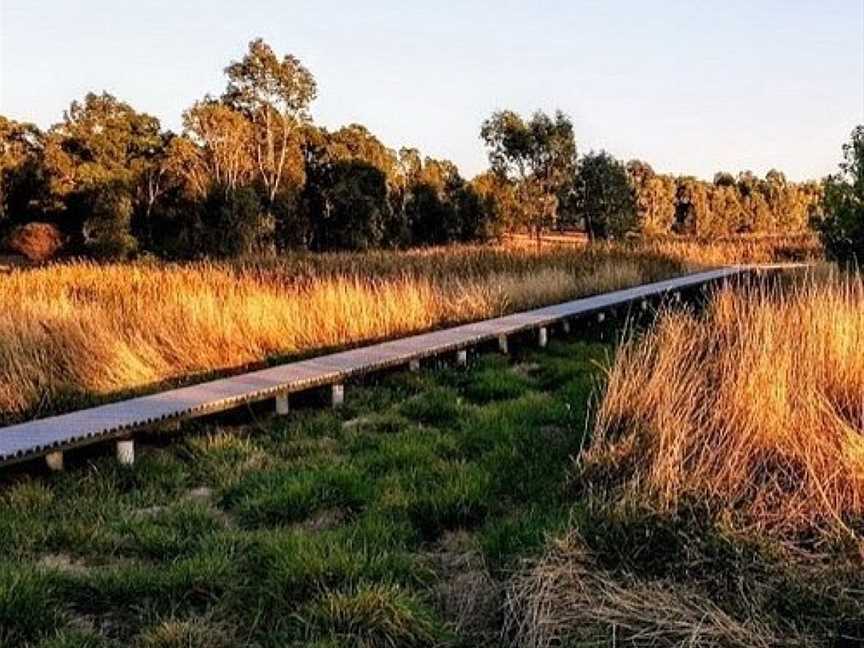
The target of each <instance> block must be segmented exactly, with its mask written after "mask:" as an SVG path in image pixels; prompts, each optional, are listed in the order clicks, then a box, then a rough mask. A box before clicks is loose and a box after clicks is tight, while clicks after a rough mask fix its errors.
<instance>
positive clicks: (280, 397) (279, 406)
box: [276, 392, 291, 416]
mask: <svg viewBox="0 0 864 648" xmlns="http://www.w3.org/2000/svg"><path fill="white" fill-rule="evenodd" d="M290 409H291V407H290V405H289V403H288V392H285V393H284V394H277V395H276V414H278V415H279V416H285V415H286V414H287V413H288V411H289V410H290Z"/></svg>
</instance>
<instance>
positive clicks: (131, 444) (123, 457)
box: [117, 439, 135, 466]
mask: <svg viewBox="0 0 864 648" xmlns="http://www.w3.org/2000/svg"><path fill="white" fill-rule="evenodd" d="M117 462H118V463H119V464H120V465H122V466H131V465H132V464H134V463H135V441H133V440H132V439H118V440H117Z"/></svg>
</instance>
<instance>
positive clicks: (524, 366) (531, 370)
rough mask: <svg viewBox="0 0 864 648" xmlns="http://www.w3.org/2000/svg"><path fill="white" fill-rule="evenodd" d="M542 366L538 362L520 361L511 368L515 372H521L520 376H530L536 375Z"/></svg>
mask: <svg viewBox="0 0 864 648" xmlns="http://www.w3.org/2000/svg"><path fill="white" fill-rule="evenodd" d="M540 369H542V367H541V366H540V364H539V363H537V362H520V363H519V364H515V365H513V366H512V367H511V368H510V371H512V372H513V373H515V374H519V375H520V376H525V377H526V378H529V377H531V376H533V375H535V374H536V373H537V372H538V371H540Z"/></svg>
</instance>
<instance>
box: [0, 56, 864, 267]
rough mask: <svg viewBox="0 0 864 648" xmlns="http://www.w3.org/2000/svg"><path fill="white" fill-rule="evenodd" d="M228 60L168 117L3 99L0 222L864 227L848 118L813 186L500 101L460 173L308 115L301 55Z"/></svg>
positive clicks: (404, 227)
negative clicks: (598, 133) (582, 134)
mask: <svg viewBox="0 0 864 648" xmlns="http://www.w3.org/2000/svg"><path fill="white" fill-rule="evenodd" d="M224 72H225V87H224V91H223V92H222V94H221V95H220V96H218V97H214V96H209V95H207V96H204V97H202V98H201V99H199V100H198V101H196V102H194V103H193V104H192V105H191V106H189V107H188V108H187V109H186V110H185V111H184V112H183V115H182V129H181V131H180V132H179V133H173V132H170V131H166V130H163V129H162V127H161V125H160V123H159V121H158V120H157V119H156V118H155V117H153V116H151V115H148V114H146V113H143V112H140V111H138V110H136V109H135V108H133V107H132V106H131V105H129V104H128V103H125V102H124V101H122V100H121V99H118V98H117V97H114V96H112V95H111V94H108V93H106V92H102V93H88V94H86V95H85V96H84V97H83V98H81V99H78V100H75V101H72V102H71V104H70V106H69V109H68V110H67V111H66V112H65V113H64V115H63V119H62V120H61V121H60V122H58V123H57V124H55V125H54V126H52V127H51V128H49V129H48V130H47V131H45V132H42V131H40V130H39V129H38V128H36V127H35V126H33V125H32V124H27V123H22V122H16V121H13V120H11V119H8V118H5V117H2V116H0V239H2V238H3V235H5V234H7V233H9V232H11V231H12V230H13V229H14V228H16V227H19V226H21V225H24V224H26V223H31V222H40V223H46V224H48V225H51V226H54V227H56V228H58V229H59V230H60V233H59V234H58V237H59V238H57V240H62V242H63V243H64V249H65V251H66V252H67V253H70V254H91V255H94V256H101V257H112V258H116V257H121V258H122V257H126V256H129V255H133V254H138V253H153V254H157V255H160V256H164V257H168V258H191V257H200V256H236V255H243V254H257V253H267V254H271V253H278V252H279V251H282V250H288V249H308V250H334V249H364V248H370V247H382V246H387V247H401V246H417V245H439V244H447V243H451V242H455V241H471V240H484V239H487V238H490V237H496V236H500V235H502V234H503V233H506V232H512V231H519V230H522V231H528V232H530V233H533V234H534V235H536V236H538V240H539V236H540V235H541V233H542V232H543V230H545V229H547V228H554V227H581V228H584V229H585V230H586V231H587V232H588V233H589V234H590V235H591V236H592V237H597V238H606V237H620V236H624V235H625V234H627V233H629V232H633V233H638V234H641V235H665V234H685V235H696V236H723V235H726V234H734V233H740V232H790V231H800V230H803V229H804V228H806V227H807V226H808V223H809V221H810V219H811V216H813V215H814V214H816V216H817V217H818V218H817V220H819V218H821V219H822V220H821V221H819V222H821V223H822V225H821V227H822V232H823V236H825V238H826V241H827V242H830V246H831V249H832V250H836V252H834V253H835V254H836V255H837V256H838V257H841V256H842V257H844V258H847V257H849V256H850V254H852V252H850V251H849V250H853V249H856V250H857V249H860V246H859V244H858V243H857V242H856V241H857V237H859V236H861V237H862V238H864V235H861V234H860V231H859V228H858V225H857V222H858V220H860V219H859V217H858V216H857V214H858V213H859V212H858V211H857V210H859V209H860V201H861V188H860V185H861V179H860V178H861V171H860V169H861V163H860V157H856V156H860V151H861V147H862V145H861V140H862V135H861V132H860V129H859V130H857V131H856V132H855V133H854V134H853V139H852V142H851V143H850V144H849V145H848V146H847V149H846V161H845V162H844V164H843V165H842V166H841V173H840V174H838V175H837V176H835V177H832V178H831V179H829V181H827V182H826V183H825V185H824V187H823V186H822V185H820V184H819V183H816V182H811V183H794V182H790V181H788V180H787V179H786V177H785V176H784V175H783V173H782V172H780V171H777V170H771V171H770V172H769V173H767V174H766V176H765V177H764V178H758V177H756V176H755V175H754V174H752V173H750V172H749V171H744V172H742V173H739V174H737V175H734V174H732V173H729V172H718V173H717V174H716V176H715V177H714V179H713V181H705V180H700V179H697V178H693V177H686V176H683V177H682V176H673V175H668V174H660V173H655V171H654V170H653V169H652V168H651V166H650V165H649V164H647V163H645V162H642V161H638V160H632V161H630V162H628V163H627V164H626V165H625V164H624V163H623V162H622V161H619V160H616V159H615V158H614V157H612V156H611V155H609V154H608V153H606V152H602V151H601V152H600V153H589V154H588V155H585V156H582V157H581V158H580V157H579V156H578V155H577V148H576V138H575V135H574V129H573V124H572V122H571V120H570V118H569V117H568V116H567V115H565V114H564V113H562V112H560V111H557V112H554V113H551V114H547V113H545V112H542V111H538V112H535V113H534V114H532V115H530V116H529V117H523V116H520V115H519V114H517V113H515V112H513V111H510V110H501V111H497V112H494V113H493V114H492V115H490V116H489V118H488V119H486V120H485V121H484V122H483V123H482V124H481V126H480V138H481V139H482V141H483V142H484V144H485V146H486V148H487V152H488V157H489V169H488V170H486V171H484V172H482V173H480V174H479V175H477V176H476V177H474V178H473V179H468V178H465V177H463V175H462V174H461V173H460V170H459V169H458V168H457V166H456V165H455V164H454V163H453V162H451V161H449V160H446V159H436V158H433V157H430V156H427V155H424V154H423V153H422V152H421V151H419V150H417V149H415V148H411V147H403V148H401V149H399V150H395V149H393V148H390V147H388V146H387V145H386V144H384V143H383V142H382V141H381V140H380V139H378V137H377V136H376V135H375V134H374V133H373V132H371V131H370V130H369V129H368V128H366V127H365V126H364V125H362V124H356V123H355V124H348V125H346V126H343V127H341V128H337V129H335V130H332V131H331V130H328V129H325V128H322V127H320V126H318V125H316V124H315V123H314V121H313V118H312V114H311V107H312V104H313V102H314V100H315V98H316V96H317V93H318V86H317V82H316V80H315V77H314V75H313V73H312V72H311V71H310V70H309V69H308V68H307V67H306V66H305V65H304V64H303V63H302V62H301V61H300V60H299V59H297V58H296V57H295V56H293V55H291V54H277V53H276V52H275V51H274V50H273V49H272V48H271V47H270V46H269V45H268V44H267V43H265V42H264V41H263V40H261V39H256V40H253V41H252V42H250V43H249V44H248V47H247V48H246V50H245V51H244V52H243V53H242V56H240V57H239V58H238V59H236V60H233V61H231V62H229V64H228V65H227V66H226V67H225V68H224ZM823 192H824V193H825V202H824V205H823V209H822V211H821V212H818V213H817V212H816V211H815V210H816V205H817V204H818V203H819V201H820V199H821V197H822V194H823ZM43 229H44V228H43ZM855 254H860V252H856V253H855Z"/></svg>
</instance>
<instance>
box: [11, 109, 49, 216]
mask: <svg viewBox="0 0 864 648" xmlns="http://www.w3.org/2000/svg"><path fill="white" fill-rule="evenodd" d="M41 152H42V133H40V132H39V129H38V128H36V127H35V126H34V125H33V124H25V123H21V122H16V121H13V120H11V119H7V118H6V117H3V116H2V115H0V225H2V223H3V222H4V221H6V220H8V219H15V220H16V221H21V220H23V217H24V216H25V214H26V213H28V212H31V211H33V207H34V204H35V203H38V201H39V199H40V194H41V193H42V192H43V191H44V187H43V186H42V177H41V173H40V172H41V168H40V164H41V160H40V156H41Z"/></svg>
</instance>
